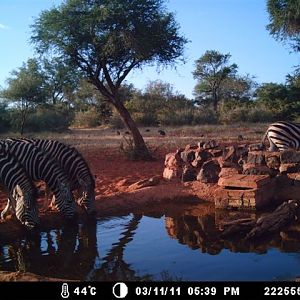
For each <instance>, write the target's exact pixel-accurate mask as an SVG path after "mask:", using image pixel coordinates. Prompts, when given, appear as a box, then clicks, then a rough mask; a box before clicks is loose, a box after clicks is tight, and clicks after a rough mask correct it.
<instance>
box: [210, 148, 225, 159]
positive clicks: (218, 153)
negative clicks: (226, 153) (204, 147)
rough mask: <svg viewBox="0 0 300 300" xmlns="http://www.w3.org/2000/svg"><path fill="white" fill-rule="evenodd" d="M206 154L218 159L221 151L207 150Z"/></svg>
mask: <svg viewBox="0 0 300 300" xmlns="http://www.w3.org/2000/svg"><path fill="white" fill-rule="evenodd" d="M208 152H209V153H210V154H211V155H212V156H213V157H219V156H221V155H222V154H223V150H222V149H209V150H208Z"/></svg>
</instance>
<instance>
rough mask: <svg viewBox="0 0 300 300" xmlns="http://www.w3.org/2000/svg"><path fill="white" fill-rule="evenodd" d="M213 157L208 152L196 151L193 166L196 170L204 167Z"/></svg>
mask: <svg viewBox="0 0 300 300" xmlns="http://www.w3.org/2000/svg"><path fill="white" fill-rule="evenodd" d="M211 157H212V155H211V153H210V152H208V151H206V150H197V151H195V159H194V160H193V161H192V163H191V164H192V166H193V167H195V168H201V167H202V165H203V164H204V163H205V162H206V161H208V160H210V159H211Z"/></svg>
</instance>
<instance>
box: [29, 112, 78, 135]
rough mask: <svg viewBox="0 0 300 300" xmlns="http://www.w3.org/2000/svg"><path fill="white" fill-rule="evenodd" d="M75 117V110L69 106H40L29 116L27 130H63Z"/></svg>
mask: <svg viewBox="0 0 300 300" xmlns="http://www.w3.org/2000/svg"><path fill="white" fill-rule="evenodd" d="M72 119H73V111H71V110H70V109H68V108H67V107H61V106H54V107H47V108H45V107H40V108H38V109H37V110H36V111H35V112H33V113H31V114H30V115H29V116H28V120H27V123H26V125H25V131H27V132H28V131H31V132H38V131H63V130H65V129H67V128H68V127H69V125H70V123H71V121H72Z"/></svg>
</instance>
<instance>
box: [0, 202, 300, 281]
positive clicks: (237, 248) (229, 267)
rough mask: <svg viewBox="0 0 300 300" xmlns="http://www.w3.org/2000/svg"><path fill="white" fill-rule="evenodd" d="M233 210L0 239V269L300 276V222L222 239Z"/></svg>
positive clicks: (114, 275)
mask: <svg viewBox="0 0 300 300" xmlns="http://www.w3.org/2000/svg"><path fill="white" fill-rule="evenodd" d="M197 212H199V213H197ZM229 214H232V212H231V213H229V212H215V211H213V212H208V213H202V212H201V206H197V209H196V210H193V209H190V208H189V210H185V209H184V207H183V208H181V209H180V212H179V213H178V212H176V213H170V212H168V209H166V210H165V211H164V212H162V211H159V212H155V211H153V210H152V212H151V213H146V212H144V213H138V214H128V215H124V216H118V217H109V218H99V219H97V220H94V221H88V222H80V223H79V224H77V225H75V226H74V225H73V226H70V225H69V226H61V225H57V228H53V229H51V230H49V231H40V232H39V233H36V234H34V235H30V236H25V235H22V236H20V237H19V238H18V239H14V241H12V242H4V243H1V244H0V270H3V271H4V270H5V271H17V270H20V271H27V272H32V273H35V274H39V275H43V276H49V277H58V278H68V279H79V280H92V281H93V280H95V281H103V280H196V281H198V280H201V281H205V280H209V281H221V280H222V281H224V280H225V281H227V280H229V281H231V280H232V281H239V280H251V281H252V280H289V279H293V278H295V277H297V276H299V275H300V271H299V270H300V223H295V224H293V225H292V226H291V227H290V228H287V229H285V230H284V231H282V232H281V233H277V234H274V235H273V236H269V237H268V238H266V239H263V240H260V241H255V242H253V241H252V242H245V241H243V239H242V238H240V237H237V238H231V239H227V240H224V239H222V238H221V237H220V224H221V223H222V220H223V219H226V218H228V217H232V216H230V215H229ZM250 214H251V217H253V218H254V217H256V216H255V215H254V214H253V213H250Z"/></svg>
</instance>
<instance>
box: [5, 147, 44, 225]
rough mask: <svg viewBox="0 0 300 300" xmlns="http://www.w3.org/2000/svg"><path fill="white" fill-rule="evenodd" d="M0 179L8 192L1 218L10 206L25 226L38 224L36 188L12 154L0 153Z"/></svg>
mask: <svg viewBox="0 0 300 300" xmlns="http://www.w3.org/2000/svg"><path fill="white" fill-rule="evenodd" d="M0 181H1V183H2V184H3V185H4V186H5V188H6V189H7V191H8V193H9V198H8V204H7V205H6V207H5V209H4V210H3V211H2V212H1V218H2V219H4V217H5V215H6V213H7V211H8V209H9V208H10V206H12V208H13V211H14V213H15V214H16V217H17V219H18V220H19V221H20V222H21V223H22V224H24V225H25V226H26V227H27V228H29V229H32V228H33V227H35V226H36V225H38V224H39V217H38V209H37V202H36V198H37V192H36V188H35V186H34V184H33V182H32V180H31V179H30V178H29V176H28V175H27V174H26V172H25V170H24V168H23V167H22V165H21V164H20V163H19V162H18V161H17V160H16V159H15V158H14V156H12V155H10V154H8V153H4V152H1V153H0Z"/></svg>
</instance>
